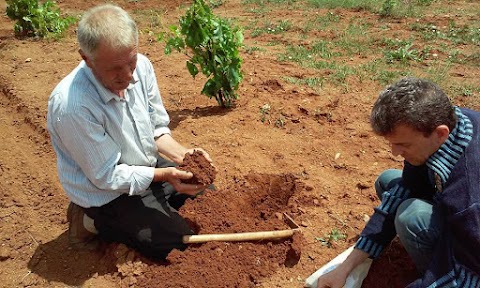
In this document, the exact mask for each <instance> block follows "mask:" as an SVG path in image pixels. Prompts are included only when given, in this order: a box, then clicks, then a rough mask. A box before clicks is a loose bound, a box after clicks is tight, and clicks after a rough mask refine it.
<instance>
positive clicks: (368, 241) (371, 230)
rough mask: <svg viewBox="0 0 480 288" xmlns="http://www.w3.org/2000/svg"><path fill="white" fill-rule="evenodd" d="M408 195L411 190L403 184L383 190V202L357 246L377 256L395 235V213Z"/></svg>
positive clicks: (371, 255)
mask: <svg viewBox="0 0 480 288" xmlns="http://www.w3.org/2000/svg"><path fill="white" fill-rule="evenodd" d="M408 196H409V190H408V189H406V188H404V187H403V186H402V185H401V184H397V185H395V186H394V187H392V188H391V189H390V190H388V191H385V192H383V195H382V203H381V204H380V206H378V207H377V208H375V212H374V214H373V215H372V217H371V218H370V220H369V221H368V223H367V225H366V226H365V228H364V229H363V231H362V233H361V234H360V238H359V239H358V241H357V243H356V244H355V248H357V249H360V250H362V251H364V252H366V253H368V254H369V255H370V258H377V257H378V256H379V255H380V253H381V252H382V251H383V249H384V248H385V246H386V245H388V243H390V242H391V241H392V239H393V238H394V237H395V235H396V231H395V225H394V220H395V214H396V211H397V208H398V206H399V205H400V203H402V202H403V201H404V200H405V199H407V198H408Z"/></svg>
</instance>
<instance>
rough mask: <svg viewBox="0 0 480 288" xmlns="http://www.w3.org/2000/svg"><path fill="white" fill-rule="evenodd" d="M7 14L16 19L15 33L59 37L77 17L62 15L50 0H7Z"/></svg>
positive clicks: (29, 35)
mask: <svg viewBox="0 0 480 288" xmlns="http://www.w3.org/2000/svg"><path fill="white" fill-rule="evenodd" d="M6 1H7V10H6V12H7V16H8V17H9V18H10V19H12V20H14V21H16V22H15V25H14V31H15V35H17V36H28V37H47V38H59V37H60V36H61V35H62V34H63V32H64V31H65V30H67V29H68V27H69V26H70V25H71V24H73V23H74V22H75V21H76V19H75V18H74V17H65V18H64V17H61V16H60V9H58V8H57V6H56V4H55V2H52V1H50V0H47V1H45V2H44V3H43V4H41V3H39V2H38V0H6Z"/></svg>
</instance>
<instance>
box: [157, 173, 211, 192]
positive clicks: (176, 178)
mask: <svg viewBox="0 0 480 288" xmlns="http://www.w3.org/2000/svg"><path fill="white" fill-rule="evenodd" d="M192 177H193V174H192V173H191V172H187V171H182V170H178V169H177V168H175V167H166V168H155V174H154V176H153V181H154V182H160V181H163V182H168V183H170V184H172V186H173V188H175V190H176V191H177V192H178V193H183V194H188V195H191V196H195V195H197V194H198V193H199V192H201V191H203V190H205V189H206V188H207V186H204V185H194V184H185V183H183V182H182V180H187V179H190V178H192Z"/></svg>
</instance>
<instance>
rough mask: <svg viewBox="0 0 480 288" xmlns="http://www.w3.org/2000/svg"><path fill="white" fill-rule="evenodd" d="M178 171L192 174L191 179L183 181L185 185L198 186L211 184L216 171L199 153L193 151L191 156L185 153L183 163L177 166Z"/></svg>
mask: <svg viewBox="0 0 480 288" xmlns="http://www.w3.org/2000/svg"><path fill="white" fill-rule="evenodd" d="M178 169H180V170H183V171H188V172H191V173H192V174H193V177H192V178H190V179H187V180H184V181H183V182H184V183H187V184H198V185H203V186H208V185H210V184H212V183H213V181H214V180H215V176H216V175H217V170H216V169H215V167H214V166H213V165H212V164H211V163H210V162H209V161H208V160H207V158H205V156H204V155H203V153H202V152H201V151H198V150H195V151H194V152H193V153H192V154H190V153H187V154H186V155H185V158H184V159H183V163H182V164H181V165H179V166H178Z"/></svg>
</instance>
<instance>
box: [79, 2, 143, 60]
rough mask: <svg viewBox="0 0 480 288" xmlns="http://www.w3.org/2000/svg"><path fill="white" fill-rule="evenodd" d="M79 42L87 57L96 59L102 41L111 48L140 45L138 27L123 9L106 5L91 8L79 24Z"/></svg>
mask: <svg viewBox="0 0 480 288" xmlns="http://www.w3.org/2000/svg"><path fill="white" fill-rule="evenodd" d="M77 40H78V44H79V45H80V49H81V50H82V51H83V53H85V55H87V57H91V58H92V59H93V58H94V55H95V51H96V49H97V48H98V45H99V43H100V42H101V41H103V42H104V43H106V44H107V45H108V46H109V47H110V48H120V49H121V48H131V47H134V46H136V45H138V30H137V25H136V24H135V22H134V21H133V20H132V18H131V17H130V16H129V15H128V13H127V12H126V11H125V10H123V9H122V8H120V7H118V6H115V5H112V4H105V5H100V6H96V7H94V8H91V9H90V10H88V11H87V12H85V14H84V15H83V16H82V19H81V20H80V22H79V23H78V28H77Z"/></svg>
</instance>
